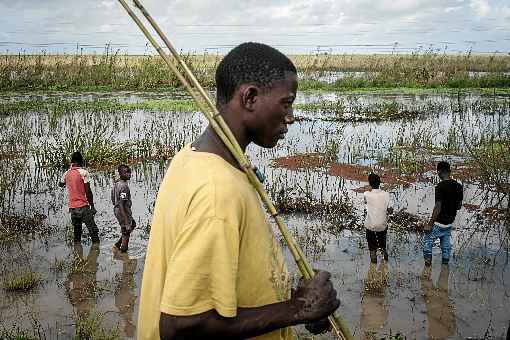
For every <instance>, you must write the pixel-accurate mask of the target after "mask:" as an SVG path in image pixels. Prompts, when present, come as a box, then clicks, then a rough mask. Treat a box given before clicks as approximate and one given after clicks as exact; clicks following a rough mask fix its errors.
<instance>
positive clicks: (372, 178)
mask: <svg viewBox="0 0 510 340" xmlns="http://www.w3.org/2000/svg"><path fill="white" fill-rule="evenodd" d="M368 183H369V184H370V186H371V187H372V188H374V189H379V185H381V177H379V175H377V174H374V173H371V174H370V175H368Z"/></svg>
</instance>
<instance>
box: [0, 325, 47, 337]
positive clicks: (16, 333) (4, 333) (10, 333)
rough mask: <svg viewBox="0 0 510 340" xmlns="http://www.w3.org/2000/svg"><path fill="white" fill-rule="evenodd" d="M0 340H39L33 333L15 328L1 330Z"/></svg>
mask: <svg viewBox="0 0 510 340" xmlns="http://www.w3.org/2000/svg"><path fill="white" fill-rule="evenodd" d="M0 339H2V340H39V339H40V338H39V336H37V335H36V334H35V333H34V332H33V331H29V330H25V329H22V328H20V327H18V326H13V327H12V328H11V329H0Z"/></svg>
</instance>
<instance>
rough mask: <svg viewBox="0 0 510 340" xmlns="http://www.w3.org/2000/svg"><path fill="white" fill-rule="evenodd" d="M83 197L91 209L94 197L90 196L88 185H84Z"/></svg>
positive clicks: (90, 191)
mask: <svg viewBox="0 0 510 340" xmlns="http://www.w3.org/2000/svg"><path fill="white" fill-rule="evenodd" d="M85 196H86V197H87V202H89V205H90V206H91V207H93V206H94V195H92V190H91V189H90V185H88V183H87V184H86V185H85Z"/></svg>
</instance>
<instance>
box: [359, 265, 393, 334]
mask: <svg viewBox="0 0 510 340" xmlns="http://www.w3.org/2000/svg"><path fill="white" fill-rule="evenodd" d="M387 271H388V264H387V262H385V261H383V263H381V264H380V265H379V268H377V264H375V263H370V267H368V272H367V275H366V277H365V282H364V288H363V297H362V300H361V315H360V327H361V332H362V334H363V338H373V335H374V334H375V333H377V332H378V331H379V330H381V329H382V328H383V327H384V325H385V323H386V320H387V318H388V308H387V306H386V305H385V304H384V293H385V290H386V286H387V282H388V276H387Z"/></svg>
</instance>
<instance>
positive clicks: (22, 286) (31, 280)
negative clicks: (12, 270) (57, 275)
mask: <svg viewBox="0 0 510 340" xmlns="http://www.w3.org/2000/svg"><path fill="white" fill-rule="evenodd" d="M40 282H41V276H40V275H39V274H38V273H36V272H33V271H28V272H26V273H20V274H11V275H10V276H9V277H8V278H7V279H5V280H4V282H3V285H2V286H3V288H4V289H5V290H8V291H23V292H24V291H28V290H31V289H32V288H34V287H36V286H37V285H38V284H39V283H40Z"/></svg>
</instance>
